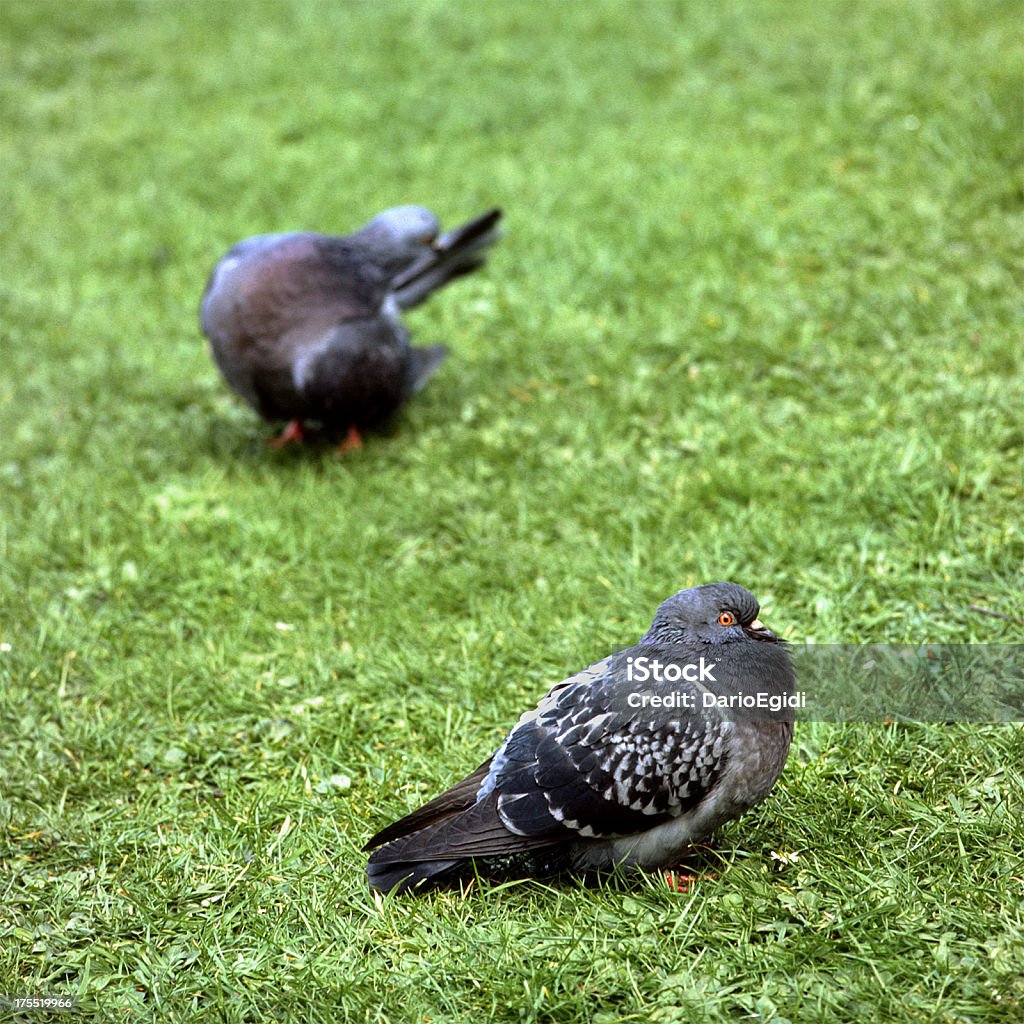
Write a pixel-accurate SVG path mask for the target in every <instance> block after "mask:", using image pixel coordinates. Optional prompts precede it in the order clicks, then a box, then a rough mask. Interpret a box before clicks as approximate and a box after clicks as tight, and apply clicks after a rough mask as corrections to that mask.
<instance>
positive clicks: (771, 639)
mask: <svg viewBox="0 0 1024 1024" xmlns="http://www.w3.org/2000/svg"><path fill="white" fill-rule="evenodd" d="M743 632H744V633H746V634H747V636H749V637H750V638H751V640H761V641H763V642H765V643H769V644H770V643H775V641H777V640H778V637H777V636H776V635H775V634H774V633H773V632H772V631H771V630H770V629H769V628H768V627H767V626H766V625H765V624H764V623H763V622H762V621H761V620H760V619H754V621H753V622H751V623H750V624H749V625H746V626H744V627H743Z"/></svg>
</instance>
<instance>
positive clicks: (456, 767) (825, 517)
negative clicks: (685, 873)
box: [0, 0, 1024, 1024]
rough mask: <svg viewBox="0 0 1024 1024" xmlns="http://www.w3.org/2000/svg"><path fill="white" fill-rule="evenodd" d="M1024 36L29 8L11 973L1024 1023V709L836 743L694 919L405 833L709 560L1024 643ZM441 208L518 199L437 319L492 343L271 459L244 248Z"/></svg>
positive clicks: (1, 634) (379, 1017)
mask: <svg viewBox="0 0 1024 1024" xmlns="http://www.w3.org/2000/svg"><path fill="white" fill-rule="evenodd" d="M1019 14H1020V11H1019V5H1018V4H1016V3H1013V2H997V0H991V2H981V0H979V2H966V0H948V2H943V3H933V2H925V0H920V2H915V0H907V2H901V3H894V2H882V0H864V2H860V3H856V4H854V3H839V2H829V3H826V4H822V3H812V2H799V3H782V2H767V0H766V2H754V0H742V2H738V0H737V2H726V3H721V4H715V5H696V4H670V3H661V2H646V3H634V4H626V3H620V2H608V0H605V2H595V3H588V4H582V3H580V4H563V5H558V6H554V5H546V4H545V5H542V4H537V3H528V2H519V3H514V4H504V5H499V4H473V5H471V4H454V5H451V4H444V3H441V2H433V0H423V2H417V3H389V4H357V3H346V4H331V5H328V4H325V3H294V4H285V3H269V2H260V3H243V4H230V5H229V4H215V3H191V4H169V3H162V4H161V3H134V4H128V3H92V4H78V5H73V4H70V3H47V2H34V0H33V2H26V0H6V2H5V3H4V4H3V5H2V6H0V68H2V71H0V111H2V117H3V121H4V124H5V137H4V141H3V143H2V150H0V158H2V166H0V201H2V206H3V209H4V211H5V213H4V217H3V224H2V226H0V231H2V236H0V237H2V265H3V274H2V281H0V303H2V315H0V346H2V352H3V362H4V367H5V372H4V374H3V378H2V379H0V427H2V429H3V436H4V438H5V440H6V445H5V453H4V455H3V456H2V457H0V485H2V486H0V508H2V513H3V514H2V517H0V563H2V570H3V571H2V575H0V642H2V644H3V645H4V646H3V649H2V650H0V676H2V680H0V682H2V688H0V728H2V735H3V740H2V743H0V779H2V782H0V787H2V788H0V994H3V993H6V994H8V995H36V994H64V993H73V994H75V995H76V996H77V998H78V1000H79V1004H80V1006H81V1007H82V1009H83V1010H84V1011H87V1014H88V1015H89V1016H90V1018H91V1019H96V1020H121V1019H130V1020H154V1021H155V1020H160V1021H164V1020H179V1019H185V1018H189V1019H192V1018H196V1019H200V1020H211V1021H212V1020H216V1021H227V1022H236V1021H237V1022H241V1021H266V1020H273V1019H281V1020H303V1021H325V1022H327V1021H331V1022H337V1021H373V1022H388V1021H419V1022H426V1021H428V1020H429V1021H432V1022H444V1024H462V1022H479V1021H500V1022H505V1021H509V1022H511V1021H517V1022H570V1021H594V1022H597V1024H613V1022H618V1021H638V1022H639V1021H643V1022H673V1021H707V1022H724V1021H729V1022H734V1021H738V1020H761V1021H774V1022H777V1024H784V1022H786V1021H789V1022H793V1024H796V1022H805V1021H806V1022H819V1021H825V1022H833V1021H834V1022H847V1021H850V1020H854V1019H859V1020H872V1021H915V1022H917V1021H919V1022H944V1024H945V1022H950V1024H952V1022H961V1021H964V1022H967V1021H969V1022H978V1021H1006V1022H1010V1021H1017V1020H1019V1019H1020V1018H1021V1014H1022V1012H1024V1010H1022V1004H1024V982H1022V978H1024V920H1022V917H1024V910H1022V907H1024V900H1022V888H1024V858H1022V854H1021V851H1022V850H1024V811H1022V807H1024V800H1022V797H1024V784H1022V777H1021V769H1020V766H1021V764H1022V763H1024V732H1022V730H1021V729H1020V727H1018V726H984V725H976V726H968V725H958V726H945V727H943V726H937V725H932V726H918V727H906V726H881V725H878V726H869V725H847V726H836V725H829V724H816V725H806V726H803V727H802V728H801V729H800V730H799V731H798V736H797V741H796V743H795V745H794V751H793V754H792V756H791V760H790V763H789V766H788V768H787V771H786V773H785V774H784V776H783V779H782V781H781V783H780V785H779V787H778V788H777V790H776V792H775V794H774V795H773V797H772V798H771V799H770V800H769V801H768V802H767V803H766V804H765V805H763V806H762V807H761V808H760V809H758V810H757V811H755V812H752V813H750V814H749V815H747V816H746V817H744V818H742V819H740V820H739V821H737V822H734V823H733V824H732V825H730V826H729V827H727V828H725V829H723V830H722V832H721V833H720V835H719V836H718V837H717V841H716V844H715V847H714V848H713V849H711V850H708V851H704V853H703V854H702V855H701V860H700V864H701V867H702V868H703V870H704V871H705V872H706V873H707V874H708V876H709V877H706V878H705V879H703V880H701V881H700V882H698V883H697V885H696V886H695V888H694V890H693V892H691V893H689V894H681V893H674V892H670V891H668V890H666V889H665V888H664V887H663V886H662V885H661V884H660V883H659V882H658V881H657V879H633V880H627V881H613V882H611V883H609V884H608V885H606V886H603V887H600V888H597V889H582V888H580V887H578V886H577V885H575V884H573V883H571V882H570V883H565V884H558V885H550V886H549V885H540V884H534V883H528V884H517V885H510V886H496V885H483V886H481V887H480V888H478V889H474V890H473V891H472V892H471V893H470V894H468V895H466V896H462V895H460V894H451V893H449V894H439V895H434V896H429V897H426V898H423V899H383V900H381V899H375V898H374V897H373V896H372V895H371V894H370V893H369V892H368V891H367V889H366V886H365V880H364V874H363V871H364V863H365V858H364V855H363V854H361V853H360V852H359V850H360V847H361V845H362V844H363V842H364V841H365V840H366V838H367V837H368V836H369V835H370V834H371V833H372V832H373V831H374V830H375V829H376V828H378V827H380V826H381V825H383V824H384V823H386V822H388V821H389V820H392V819H393V818H394V817H396V816H398V815H399V814H401V813H403V812H404V811H406V810H408V809H410V808H412V807H413V806H415V805H416V804H417V803H418V802H419V801H421V800H423V799H424V798H425V797H427V796H428V795H431V794H434V793H436V792H437V791H439V790H440V788H441V787H443V786H444V785H446V784H447V783H449V782H451V781H452V780H453V779H454V778H455V777H456V776H458V775H459V774H460V772H463V771H465V770H468V769H470V768H472V767H473V766H475V765H476V764H477V763H479V761H480V760H481V759H482V758H483V757H484V756H486V755H487V754H488V753H489V752H490V751H491V750H492V749H493V748H494V747H495V745H496V744H497V742H499V740H500V738H501V736H502V734H503V731H504V730H505V729H506V728H507V727H508V726H509V725H510V724H511V723H512V722H513V721H514V720H515V718H516V717H517V715H518V714H519V712H520V711H522V710H523V709H524V708H525V707H527V706H529V705H530V704H531V703H532V702H534V701H535V700H536V699H537V698H539V696H540V695H541V694H542V693H543V692H544V691H545V689H546V687H547V686H548V685H550V683H552V682H554V681H555V680H558V679H561V678H563V677H564V676H565V675H566V674H567V673H569V672H570V671H573V670H576V669H578V668H581V667H582V666H584V665H586V664H588V663H590V662H591V661H593V660H594V659H596V658H597V657H599V656H601V655H603V654H605V653H607V652H608V651H610V650H611V649H613V648H615V647H618V646H624V645H626V644H628V643H631V642H634V641H635V640H636V639H637V638H638V637H639V636H640V634H641V633H642V632H643V630H644V629H645V628H646V627H647V625H648V624H649V620H650V616H651V614H652V612H653V609H654V607H655V606H656V604H657V603H658V602H659V601H660V600H662V599H663V598H664V597H666V596H668V595H669V594H671V593H672V592H674V591H675V590H677V589H679V588H681V587H684V586H687V585H691V584H695V583H700V582H705V581H708V580H711V579H722V578H727V579H735V580H736V581H737V582H740V583H743V584H745V585H746V586H748V587H750V589H752V590H753V591H754V592H755V593H756V594H757V595H758V596H759V598H760V599H761V602H762V606H763V609H764V615H763V618H765V620H766V621H767V622H768V623H769V624H771V625H773V626H774V627H775V628H776V629H777V630H779V631H781V632H783V633H784V634H785V635H786V636H788V637H790V638H791V639H793V640H794V641H798V642H802V641H808V640H815V641H817V642H830V641H834V642H867V641H871V642H879V641H899V642H917V641H921V640H929V641H933V642H980V641H986V640H988V641H999V642H1003V643H1013V642H1021V641H1022V640H1024V628H1022V626H1021V625H1020V623H1021V620H1022V619H1024V591H1022V587H1021V582H1022V574H1021V566H1022V563H1024V533H1022V527H1021V514H1020V512H1021V507H1022V502H1021V499H1022V496H1024V495H1022V491H1024V486H1022V477H1024V472H1022V470H1024V433H1022V426H1021V423H1022V417H1021V410H1022V409H1024V372H1022V348H1021V331H1020V324H1021V320H1020V314H1021V292H1020V281H1021V280H1022V279H1024V177H1022V168H1024V152H1022V149H1024V146H1022V135H1024V133H1022V127H1024V113H1022V100H1021V97H1022V95H1024V89H1022V84H1024V83H1022V76H1021V73H1020V68H1021V66H1022V59H1024V45H1022V40H1021V35H1020V29H1019V24H1018V22H1019ZM417 201H418V202H424V203H427V204H428V205H430V206H431V207H432V208H434V209H435V210H437V211H438V212H439V214H440V215H441V216H442V218H443V219H444V220H446V221H447V222H448V223H452V222H455V221H457V220H459V219H460V218H466V217H468V216H470V215H472V214H474V213H476V212H478V211H479V210H482V209H484V208H485V207H487V206H488V205H490V204H492V203H499V204H501V205H502V206H503V207H504V208H505V209H506V212H507V237H506V238H505V239H504V240H503V241H502V243H501V245H500V247H499V248H498V249H497V250H496V251H495V253H494V257H493V260H492V262H491V265H490V268H489V269H488V270H487V271H486V272H485V273H483V274H479V275H475V276H474V277H472V278H470V279H466V280H465V281H463V282H460V283H458V284H457V285H456V286H454V287H452V288H451V289H449V290H448V291H446V292H445V293H443V294H441V295H438V296H436V297H435V298H434V299H433V300H432V301H431V302H430V303H429V304H428V305H426V306H424V307H422V308H421V309H420V310H417V311H415V313H414V314H413V315H412V316H411V317H410V321H411V326H412V327H413V330H414V333H415V335H416V337H417V339H418V340H419V341H420V342H421V343H425V344H427V343H437V342H447V343H449V344H450V345H451V347H452V349H453V355H452V357H451V359H450V361H449V362H448V363H447V364H446V365H445V367H444V368H443V370H442V372H440V373H439V374H438V375H437V377H436V378H435V379H434V380H433V381H432V382H431V384H430V387H429V388H428V389H427V390H426V391H425V392H424V393H423V394H422V395H421V396H419V397H418V398H417V400H416V402H415V403H414V404H413V405H412V406H410V408H409V409H408V411H407V412H406V413H405V414H404V415H403V417H402V418H401V420H400V421H399V422H398V423H397V424H396V426H395V429H394V430H393V431H392V432H391V433H389V434H387V435H385V436H381V437H377V438H374V439H373V440H372V441H371V442H370V443H369V444H368V446H367V447H366V448H365V449H364V450H363V451H361V452H359V453H356V454H354V455H353V456H351V457H348V458H344V459H339V458H336V457H334V456H333V455H332V454H330V453H327V452H323V451H305V452H295V451H285V452H280V453H278V452H272V451H269V450H267V449H266V448H265V447H264V446H263V444H262V441H261V439H262V438H263V437H264V436H265V435H266V434H267V433H268V432H269V430H268V428H267V427H266V425H264V424H261V423H260V422H258V421H257V419H256V418H255V416H254V415H253V414H252V413H251V412H250V411H249V410H248V409H247V408H245V407H244V406H243V405H242V404H241V403H240V402H239V401H238V400H236V399H235V398H234V397H233V396H232V395H231V394H230V393H229V392H228V391H227V389H226V388H225V387H224V385H223V384H222V383H221V382H220V381H219V379H218V378H217V375H216V373H215V370H214V368H213V366H212V363H211V361H210V359H209V357H208V355H207V353H206V351H205V348H204V344H203V341H202V339H201V337H200V335H199V332H198V327H197V317H196V308H197V305H198V300H199V296H200V294H201V291H202V288H203V285H204V282H205V278H206V275H207V273H208V272H209V270H210V268H211V266H212V265H213V263H214V262H215V260H216V259H217V258H218V257H219V256H220V254H221V253H222V252H223V251H224V250H225V249H226V248H227V247H228V245H230V244H231V243H232V242H234V241H235V240H237V239H238V238H241V237H244V236H246V235H250V234H255V233H258V232H263V231H272V230H284V229H289V228H298V227H308V228H317V229H322V230H336V231H347V230H350V229H352V228H354V227H356V226H358V225H359V224H361V223H363V222H364V221H365V220H366V219H368V218H369V216H371V215H372V214H373V213H375V212H376V211H378V210H380V209H382V208H384V207H386V206H389V205H394V204H397V203H402V202H417ZM972 605H976V606H981V607H984V608H989V609H991V610H993V611H996V612H998V613H999V614H1001V615H1003V616H1006V618H993V617H990V616H983V615H979V614H978V613H976V612H974V611H972V610H971V606H972ZM792 854H796V858H795V859H794V858H793V857H792V856H790V855H792Z"/></svg>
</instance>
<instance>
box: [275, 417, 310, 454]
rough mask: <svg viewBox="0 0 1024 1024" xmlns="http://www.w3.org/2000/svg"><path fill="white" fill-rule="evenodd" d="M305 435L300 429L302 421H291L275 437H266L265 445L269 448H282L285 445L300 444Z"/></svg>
mask: <svg viewBox="0 0 1024 1024" xmlns="http://www.w3.org/2000/svg"><path fill="white" fill-rule="evenodd" d="M305 439H306V434H305V432H304V431H303V429H302V420H292V421H291V422H290V423H289V424H288V426H286V427H285V428H284V430H282V431H281V433H280V434H278V435H277V436H276V437H268V438H267V444H268V445H269V446H270V447H271V448H283V447H284V446H285V445H286V444H292V443H293V442H294V443H296V444H302V442H303V441H304V440H305Z"/></svg>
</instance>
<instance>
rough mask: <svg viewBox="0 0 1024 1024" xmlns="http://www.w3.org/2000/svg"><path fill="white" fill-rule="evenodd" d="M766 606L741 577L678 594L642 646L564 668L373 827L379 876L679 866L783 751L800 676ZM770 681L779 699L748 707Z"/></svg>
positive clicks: (400, 879) (400, 882)
mask: <svg viewBox="0 0 1024 1024" xmlns="http://www.w3.org/2000/svg"><path fill="white" fill-rule="evenodd" d="M759 610H760V609H759V606H758V603H757V600H756V599H755V598H754V596H753V594H751V593H750V592H749V591H748V590H745V589H744V588H743V587H741V586H738V585H737V584H735V583H709V584H707V585H705V586H700V587H694V588H691V589H689V590H682V591H680V592H679V593H678V594H675V595H674V596H673V597H670V598H669V599H668V600H667V601H665V602H664V603H663V604H662V605H661V606H660V607H659V608H658V611H657V613H656V615H655V617H654V621H653V623H652V625H651V628H650V629H649V630H648V631H647V633H646V634H645V635H644V637H643V638H642V639H641V641H640V643H639V644H638V645H637V647H635V648H631V649H628V650H627V651H625V652H620V653H619V654H616V655H610V656H609V657H606V658H604V659H602V660H601V661H598V662H597V663H596V664H593V665H591V666H590V667H589V668H586V669H584V670H583V671H582V672H578V673H577V674H576V675H574V676H571V677H570V678H568V679H566V680H564V681H563V682H561V683H558V684H557V685H556V686H554V687H553V688H552V689H551V691H550V692H549V693H548V694H547V695H546V696H545V697H544V699H543V700H541V702H540V703H539V704H538V705H537V707H536V708H534V709H533V710H531V711H528V712H526V713H525V714H524V715H523V716H522V717H521V718H520V719H519V721H518V722H517V723H516V725H515V726H514V727H513V729H512V731H511V732H510V733H509V734H508V736H507V737H506V738H505V741H504V742H503V743H502V744H501V746H500V747H499V748H498V750H497V752H496V753H495V754H494V755H493V756H492V757H490V758H489V759H488V760H487V761H485V762H484V763H483V764H482V765H481V766H480V767H479V768H477V770H476V771H475V772H473V773H472V774H471V775H469V776H467V777H466V778H465V779H463V780H462V781H461V782H459V783H457V784H456V785H454V786H453V787H452V788H451V789H449V790H448V791H447V792H445V793H442V794H441V795H440V796H439V797H437V798H435V799H434V800H431V801H430V802H429V803H427V804H425V805H424V806H422V807H420V808H419V809H418V810H416V811H413V812H412V813H411V814H409V815H407V816H406V817H404V818H402V819H401V820H399V821H397V822H395V823H394V824H392V825H389V826H388V827H387V828H385V829H383V830H382V831H380V832H378V833H377V834H376V835H375V836H374V837H373V838H372V839H370V841H369V842H368V843H367V844H366V846H365V847H364V850H365V851H369V850H373V853H372V854H371V856H370V858H369V864H368V867H367V873H368V876H369V883H370V886H371V887H372V888H373V889H377V890H381V891H391V890H395V891H397V892H404V891H408V890H421V891H422V890H425V889H430V888H436V887H444V886H452V885H457V884H460V883H463V882H465V881H468V880H470V879H472V878H473V877H476V876H480V877H487V878H492V879H509V878H529V877H545V876H551V875H557V874H562V873H566V872H569V873H577V874H579V875H581V876H587V875H592V874H594V873H598V874H600V873H601V872H605V871H611V870H615V869H618V868H627V869H629V868H634V869H641V870H658V869H664V868H670V867H672V866H675V865H677V864H678V863H679V860H680V858H681V856H682V855H683V854H684V853H685V852H686V851H687V850H688V848H689V847H691V846H692V845H693V844H694V843H696V842H699V841H700V840H703V839H706V838H707V837H708V836H709V835H710V834H711V833H712V832H713V831H714V830H715V829H716V828H718V827H719V826H720V825H722V824H724V823H725V822H727V821H729V820H730V819H732V818H734V817H736V816H737V815H739V814H742V813H743V812H744V811H746V810H748V809H749V808H751V807H753V806H754V805H755V804H757V803H759V802H760V801H762V800H763V799H764V798H765V797H766V796H767V795H768V793H769V791H770V790H771V789H772V787H773V786H774V785H775V782H776V780H777V779H778V777H779V775H780V774H781V772H782V769H783V766H784V764H785V762H786V757H787V755H788V752H789V745H790V741H791V739H792V736H793V710H792V708H793V707H796V706H799V704H797V703H796V702H795V701H794V700H793V697H796V699H797V700H799V693H798V691H796V676H795V673H794V670H793V667H792V664H791V661H790V656H789V653H788V651H787V649H786V646H785V643H784V641H782V640H780V639H779V638H778V637H776V635H775V634H774V633H772V632H771V631H770V630H768V629H766V628H765V627H764V626H763V625H762V624H761V622H760V621H759V620H758V617H757V616H758V613H759ZM759 694H764V695H765V698H764V700H765V704H766V705H767V704H771V708H772V709H770V710H769V709H764V708H762V709H758V710H757V711H750V710H747V711H743V710H741V709H740V708H741V706H742V707H749V703H748V704H744V703H743V702H744V700H747V699H753V700H755V701H756V700H760V697H759V696H758V695H759ZM673 695H674V696H673ZM645 696H646V698H647V699H646V701H645V699H644V698H645ZM773 697H775V698H778V700H777V701H776V702H775V703H772V701H771V698H773ZM673 703H674V704H676V705H678V706H669V705H671V704H673ZM776 704H777V705H778V707H776ZM709 705H710V706H709Z"/></svg>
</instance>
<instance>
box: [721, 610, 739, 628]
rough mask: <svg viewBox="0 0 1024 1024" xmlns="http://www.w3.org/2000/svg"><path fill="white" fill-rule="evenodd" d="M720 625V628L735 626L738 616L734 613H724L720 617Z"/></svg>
mask: <svg viewBox="0 0 1024 1024" xmlns="http://www.w3.org/2000/svg"><path fill="white" fill-rule="evenodd" d="M718 624H719V625H720V626H735V625H736V616H735V615H733V613H732V612H722V614H721V615H719V616H718Z"/></svg>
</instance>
